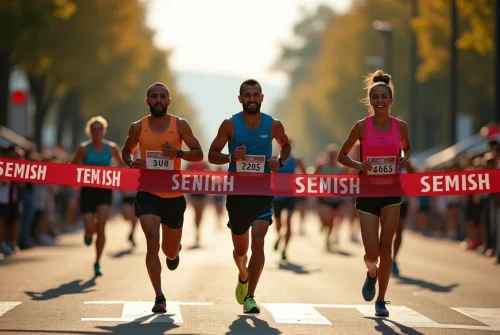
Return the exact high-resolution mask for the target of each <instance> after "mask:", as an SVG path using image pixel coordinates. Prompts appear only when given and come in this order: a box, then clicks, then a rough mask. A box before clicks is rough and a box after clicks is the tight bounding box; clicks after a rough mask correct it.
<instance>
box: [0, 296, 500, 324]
mask: <svg viewBox="0 0 500 335" xmlns="http://www.w3.org/2000/svg"><path fill="white" fill-rule="evenodd" d="M83 303H84V304H88V305H92V304H103V305H109V304H121V305H123V307H122V315H121V317H119V318H109V317H101V318H81V321H94V322H139V323H157V322H161V323H183V319H182V314H181V308H180V306H181V305H191V306H213V303H211V302H179V301H170V302H167V313H166V314H154V313H152V312H151V307H152V302H150V301H85V302H83ZM7 304H9V305H7ZM18 304H20V302H10V303H9V302H7V303H0V316H1V315H3V314H5V313H6V312H7V311H8V310H10V309H12V308H14V307H15V306H17V305H18ZM5 306H7V307H5ZM261 306H262V307H263V308H265V309H267V310H268V311H269V312H270V313H271V315H272V316H273V318H274V321H275V322H276V323H278V324H305V325H307V324H310V325H326V326H332V325H333V324H332V322H334V321H335V320H332V321H330V320H328V319H327V318H325V317H324V316H323V315H321V313H320V312H318V311H317V310H316V309H315V308H342V309H349V308H351V309H356V310H357V311H359V313H360V314H361V315H363V316H364V317H366V318H377V317H376V316H375V306H374V304H369V305H368V304H367V305H331V304H301V303H263V304H261ZM451 308H452V309H453V310H455V311H457V312H459V313H461V314H463V315H466V316H468V317H470V318H472V319H474V320H477V321H479V322H481V323H484V324H485V325H487V326H471V325H455V324H440V323H438V322H436V321H434V320H432V319H430V318H428V317H426V316H424V315H422V314H420V313H419V312H417V311H414V310H412V309H411V308H409V307H406V306H392V305H389V306H388V309H389V311H390V317H388V318H380V319H381V320H383V322H384V323H385V324H386V325H388V326H391V327H399V326H404V327H409V328H441V329H469V330H489V331H500V308H456V307H451Z"/></svg>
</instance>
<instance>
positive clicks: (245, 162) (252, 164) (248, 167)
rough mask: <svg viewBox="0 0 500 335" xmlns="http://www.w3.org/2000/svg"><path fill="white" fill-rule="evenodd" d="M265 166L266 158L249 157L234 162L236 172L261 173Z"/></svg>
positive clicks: (259, 156)
mask: <svg viewBox="0 0 500 335" xmlns="http://www.w3.org/2000/svg"><path fill="white" fill-rule="evenodd" d="M265 164H266V156H264V155H249V156H245V158H243V159H242V160H240V161H238V162H236V172H251V173H263V172H264V167H265Z"/></svg>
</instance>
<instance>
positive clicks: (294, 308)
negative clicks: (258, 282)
mask: <svg viewBox="0 0 500 335" xmlns="http://www.w3.org/2000/svg"><path fill="white" fill-rule="evenodd" d="M262 306H263V307H264V308H265V309H267V310H268V311H269V312H271V314H272V316H273V318H274V321H275V322H276V323H287V324H307V325H330V326H331V325H332V323H331V322H330V321H328V319H327V318H325V317H324V316H323V315H321V313H319V312H318V311H317V310H315V309H314V307H313V306H312V305H310V304H281V303H269V304H262Z"/></svg>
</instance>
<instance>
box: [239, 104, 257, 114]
mask: <svg viewBox="0 0 500 335" xmlns="http://www.w3.org/2000/svg"><path fill="white" fill-rule="evenodd" d="M260 105H261V104H257V106H255V108H249V107H248V106H245V105H243V111H244V112H245V113H248V114H258V113H259V112H260Z"/></svg>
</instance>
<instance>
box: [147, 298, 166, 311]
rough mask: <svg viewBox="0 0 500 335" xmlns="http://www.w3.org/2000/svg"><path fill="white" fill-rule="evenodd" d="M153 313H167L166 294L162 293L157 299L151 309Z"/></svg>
mask: <svg viewBox="0 0 500 335" xmlns="http://www.w3.org/2000/svg"><path fill="white" fill-rule="evenodd" d="M151 311H152V312H153V313H167V300H166V299H165V296H164V295H160V296H159V297H156V299H155V305H154V306H153V309H151Z"/></svg>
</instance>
